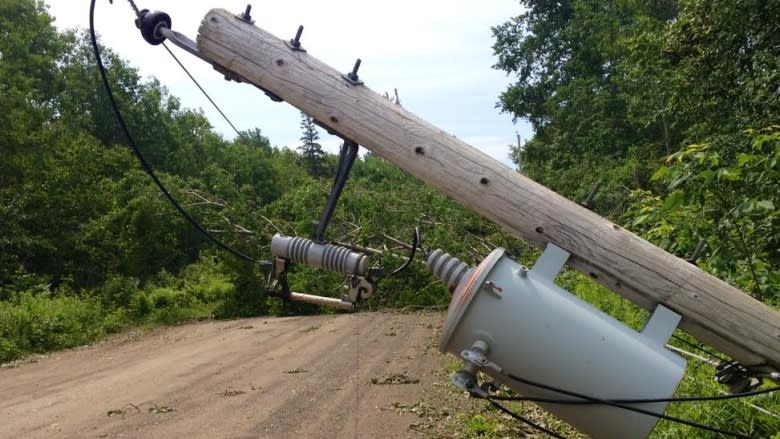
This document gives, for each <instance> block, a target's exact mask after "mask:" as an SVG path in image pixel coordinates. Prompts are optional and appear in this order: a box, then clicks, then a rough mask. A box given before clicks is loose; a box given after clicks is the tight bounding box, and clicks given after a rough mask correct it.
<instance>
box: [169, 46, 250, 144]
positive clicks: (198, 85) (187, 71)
mask: <svg viewBox="0 0 780 439" xmlns="http://www.w3.org/2000/svg"><path fill="white" fill-rule="evenodd" d="M162 46H163V47H164V48H165V50H167V51H168V53H169V54H170V55H171V57H172V58H173V59H174V61H176V64H178V65H179V67H181V69H182V70H184V73H186V74H187V76H189V77H190V79H191V80H192V82H193V83H195V86H197V87H198V89H199V90H200V91H201V93H203V96H205V97H206V99H208V100H209V102H211V105H213V106H214V108H215V109H216V110H217V112H219V114H220V115H221V116H222V118H223V119H225V122H227V123H228V125H230V128H233V131H235V132H236V135H237V136H240V135H241V131H239V130H238V128H236V126H235V125H233V122H231V121H230V119H228V117H227V116H226V115H225V113H223V112H222V109H220V108H219V105H217V103H216V102H214V100H213V99H211V96H209V94H208V93H206V90H204V89H203V87H201V86H200V83H199V82H198V81H197V80H196V79H195V77H194V76H192V74H190V72H189V70H187V68H186V67H184V64H182V62H181V61H179V58H177V57H176V55H174V54H173V52H172V51H171V49H169V48H168V45H167V44H165V43H162Z"/></svg>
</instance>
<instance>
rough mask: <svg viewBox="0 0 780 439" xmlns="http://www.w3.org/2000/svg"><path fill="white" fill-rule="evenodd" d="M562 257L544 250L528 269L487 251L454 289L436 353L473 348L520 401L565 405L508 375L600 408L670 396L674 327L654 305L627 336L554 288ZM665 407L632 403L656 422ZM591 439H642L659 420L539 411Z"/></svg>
mask: <svg viewBox="0 0 780 439" xmlns="http://www.w3.org/2000/svg"><path fill="white" fill-rule="evenodd" d="M568 256H569V254H568V253H567V252H565V251H564V250H562V249H560V248H558V247H556V246H554V245H549V246H548V248H547V250H546V251H545V252H544V254H543V255H542V256H541V257H540V258H539V260H538V261H537V262H536V264H535V265H534V267H533V269H531V270H528V269H527V268H526V267H524V266H521V265H519V264H517V263H516V262H514V261H513V260H511V259H509V258H508V257H506V256H505V255H504V250H503V249H496V250H494V251H493V252H492V253H491V254H490V255H489V256H488V257H487V258H486V259H485V260H484V261H483V262H482V263H481V264H480V265H479V266H478V267H476V268H475V269H473V270H471V271H470V272H469V273H468V274H467V275H465V276H464V277H463V278H462V279H461V281H460V282H459V284H458V286H457V289H456V291H455V293H454V295H453V297H452V301H451V302H450V306H449V310H448V315H447V320H446V323H445V325H444V328H443V330H442V335H441V340H440V349H441V350H442V351H446V352H450V353H453V354H455V355H460V353H461V352H462V351H463V350H467V349H470V348H471V347H472V345H473V344H474V343H475V342H476V341H483V342H485V343H486V344H487V352H485V354H486V357H487V358H488V359H489V360H490V361H491V362H493V363H495V364H496V365H498V366H499V367H500V368H502V369H503V370H502V372H501V373H498V372H496V371H495V370H490V369H489V368H485V369H484V370H483V372H485V373H487V374H489V375H491V376H493V378H494V379H496V380H497V381H498V382H500V383H502V384H505V385H507V386H509V387H511V388H512V389H514V390H515V391H516V392H518V393H519V394H521V395H524V396H532V397H540V398H551V399H561V400H572V399H576V398H572V397H570V396H566V395H562V394H560V393H558V392H553V391H549V390H543V389H540V388H538V387H535V386H531V385H527V384H521V383H519V382H517V381H513V380H511V379H509V378H508V377H507V376H506V375H507V374H512V375H514V376H518V377H522V378H524V379H526V380H529V381H532V382H536V383H542V384H545V385H550V386H554V387H557V388H560V389H565V390H568V391H572V392H577V393H579V394H584V395H588V396H591V397H594V398H599V399H610V400H614V399H637V398H669V397H672V396H673V394H674V392H675V390H676V389H677V386H678V384H679V382H680V380H681V379H682V376H683V372H684V370H685V360H683V359H682V358H680V357H679V356H677V355H675V354H673V353H671V352H669V351H668V350H666V349H665V348H664V344H665V343H666V341H667V340H668V338H669V337H670V336H671V334H672V332H673V331H674V329H675V328H676V326H677V323H678V322H679V320H680V316H679V315H677V314H675V313H674V312H672V311H670V310H668V309H666V308H664V307H661V306H659V308H657V309H656V312H655V313H654V314H653V316H652V317H651V318H650V320H648V322H647V323H646V325H645V328H644V329H643V330H642V332H637V331H634V330H633V329H631V328H629V327H627V326H625V325H624V324H622V323H621V322H619V321H617V320H615V319H613V318H612V317H610V316H608V315H607V314H605V313H603V312H601V311H600V310H598V309H596V308H595V307H593V306H591V305H590V304H588V303H586V302H584V301H583V300H581V299H579V298H577V297H576V296H575V295H574V294H572V293H570V292H568V291H566V290H564V289H562V288H560V287H558V286H556V285H555V283H554V279H555V277H556V276H557V274H558V272H559V271H560V269H561V268H562V267H563V264H564V263H565V261H566V259H567V258H568ZM667 404H668V403H665V402H659V403H649V404H648V403H645V404H633V406H634V407H638V408H642V409H645V410H649V411H652V412H656V413H663V411H664V410H665V408H666V405H667ZM540 405H541V406H543V407H544V408H545V409H546V410H548V411H550V412H551V413H553V414H555V415H557V416H558V417H560V418H561V419H563V420H565V421H566V422H568V423H569V424H571V425H572V426H573V427H575V428H577V429H578V430H580V431H582V432H583V433H585V434H587V435H589V436H591V437H593V438H598V439H605V438H607V439H609V438H615V439H643V438H646V437H647V436H648V435H649V434H650V432H651V431H652V430H653V428H654V426H655V424H656V422H657V421H658V419H656V418H655V417H652V416H649V415H644V414H640V413H636V412H632V411H627V410H624V409H621V408H616V407H611V406H605V405H562V404H551V403H540Z"/></svg>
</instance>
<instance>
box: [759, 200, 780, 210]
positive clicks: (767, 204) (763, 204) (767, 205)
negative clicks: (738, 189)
mask: <svg viewBox="0 0 780 439" xmlns="http://www.w3.org/2000/svg"><path fill="white" fill-rule="evenodd" d="M756 207H758V208H759V209H764V210H775V205H774V203H772V202H771V201H769V200H761V201H758V202H756Z"/></svg>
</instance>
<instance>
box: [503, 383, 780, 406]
mask: <svg viewBox="0 0 780 439" xmlns="http://www.w3.org/2000/svg"><path fill="white" fill-rule="evenodd" d="M778 390H780V387H770V388H767V389H761V390H754V391H752V392H742V393H734V394H731V395H712V396H680V397H676V398H645V399H638V398H637V399H611V400H610V401H612V402H617V403H620V404H647V403H653V402H696V401H725V400H729V399H740V398H746V397H749V396H756V395H764V394H767V393H772V392H777V391H778ZM491 398H493V399H495V400H497V401H529V402H543V403H549V404H561V405H566V404H568V405H593V404H601V403H600V402H594V401H589V400H585V399H583V400H562V399H553V398H537V397H532V396H491Z"/></svg>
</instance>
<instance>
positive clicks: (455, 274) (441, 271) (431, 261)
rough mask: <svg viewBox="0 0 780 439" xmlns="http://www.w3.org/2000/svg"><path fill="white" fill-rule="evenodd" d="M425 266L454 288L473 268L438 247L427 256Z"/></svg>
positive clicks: (451, 288)
mask: <svg viewBox="0 0 780 439" xmlns="http://www.w3.org/2000/svg"><path fill="white" fill-rule="evenodd" d="M425 266H426V267H427V268H428V269H429V270H431V272H433V275H434V276H436V277H437V278H439V279H440V280H442V281H443V282H444V283H446V284H447V286H448V287H450V290H454V289H455V288H456V287H457V286H458V284H459V283H460V281H461V279H462V278H463V276H464V275H465V274H466V273H468V271H469V270H471V267H469V266H468V265H466V263H464V262H461V261H460V259H458V258H456V257H454V256H451V255H450V254H449V253H445V252H444V250H442V249H436V250H434V251H432V252H430V253H428V254H427V255H426V257H425Z"/></svg>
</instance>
